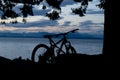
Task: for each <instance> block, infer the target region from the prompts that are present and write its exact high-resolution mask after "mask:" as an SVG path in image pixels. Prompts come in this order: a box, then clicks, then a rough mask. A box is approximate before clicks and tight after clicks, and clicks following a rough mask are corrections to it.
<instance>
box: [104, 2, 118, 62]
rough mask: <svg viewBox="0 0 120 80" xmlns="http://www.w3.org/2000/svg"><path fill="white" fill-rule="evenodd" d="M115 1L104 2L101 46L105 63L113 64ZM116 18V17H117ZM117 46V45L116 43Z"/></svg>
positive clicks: (114, 52) (114, 49)
mask: <svg viewBox="0 0 120 80" xmlns="http://www.w3.org/2000/svg"><path fill="white" fill-rule="evenodd" d="M115 2H116V1H113V0H106V3H105V22H104V45H103V55H104V58H105V61H106V62H107V63H112V62H113V57H114V56H115V55H116V53H117V48H116V46H115V43H116V41H115V39H116V32H115V31H116V30H115V29H116V23H117V22H116V23H114V22H115V20H116V19H115V18H116V15H115V9H114V8H113V6H114V5H115V4H114V3H115ZM114 7H115V6H114ZM117 17H118V16H117ZM116 44H118V43H116Z"/></svg>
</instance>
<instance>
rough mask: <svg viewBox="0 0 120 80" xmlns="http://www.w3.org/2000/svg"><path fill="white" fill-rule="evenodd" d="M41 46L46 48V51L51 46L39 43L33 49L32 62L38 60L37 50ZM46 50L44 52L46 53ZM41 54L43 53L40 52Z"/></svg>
mask: <svg viewBox="0 0 120 80" xmlns="http://www.w3.org/2000/svg"><path fill="white" fill-rule="evenodd" d="M40 48H44V49H46V51H45V52H47V51H48V49H49V47H48V46H47V45H45V44H39V45H37V46H36V47H35V48H34V49H33V52H32V56H31V60H32V62H36V61H35V59H36V57H35V56H36V54H37V53H36V52H37V50H38V49H40ZM45 52H44V53H45ZM44 53H43V54H44ZM40 54H41V53H40ZM39 56H40V55H39Z"/></svg>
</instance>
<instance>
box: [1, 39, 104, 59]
mask: <svg viewBox="0 0 120 80" xmlns="http://www.w3.org/2000/svg"><path fill="white" fill-rule="evenodd" d="M54 40H55V41H57V40H59V39H54ZM69 40H70V41H71V44H72V45H73V46H74V48H75V49H76V51H77V53H79V54H88V55H94V54H102V48H103V40H99V39H69ZM39 43H42V44H44V43H45V44H47V45H48V46H49V44H48V43H49V41H48V40H47V39H43V38H0V56H2V57H6V58H9V59H14V58H18V57H20V56H21V57H22V59H27V58H29V59H30V58H31V54H32V50H33V49H34V47H35V46H36V45H37V44H39Z"/></svg>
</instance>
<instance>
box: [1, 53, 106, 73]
mask: <svg viewBox="0 0 120 80" xmlns="http://www.w3.org/2000/svg"><path fill="white" fill-rule="evenodd" d="M59 64H60V65H61V64H64V65H66V64H67V65H80V66H84V65H87V66H91V65H100V66H101V65H105V64H106V62H105V59H104V56H103V55H102V54H101V55H83V54H69V55H66V54H64V55H60V56H57V57H56V62H55V63H54V64H44V63H33V62H32V61H31V60H29V59H26V60H24V59H21V58H16V59H14V60H10V59H7V58H4V57H0V67H3V68H5V69H6V70H7V69H8V70H11V71H13V70H21V69H22V70H23V69H24V70H26V71H31V70H32V69H36V70H37V69H41V68H42V67H43V66H46V65H47V66H48V65H50V66H51V65H59ZM0 69H2V68H0ZM46 69H47V68H46Z"/></svg>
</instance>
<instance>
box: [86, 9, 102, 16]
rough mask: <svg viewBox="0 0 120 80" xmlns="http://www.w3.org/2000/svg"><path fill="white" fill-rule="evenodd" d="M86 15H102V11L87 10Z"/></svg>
mask: <svg viewBox="0 0 120 80" xmlns="http://www.w3.org/2000/svg"><path fill="white" fill-rule="evenodd" d="M86 14H93V15H94V14H104V10H94V9H88V10H87V12H86Z"/></svg>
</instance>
